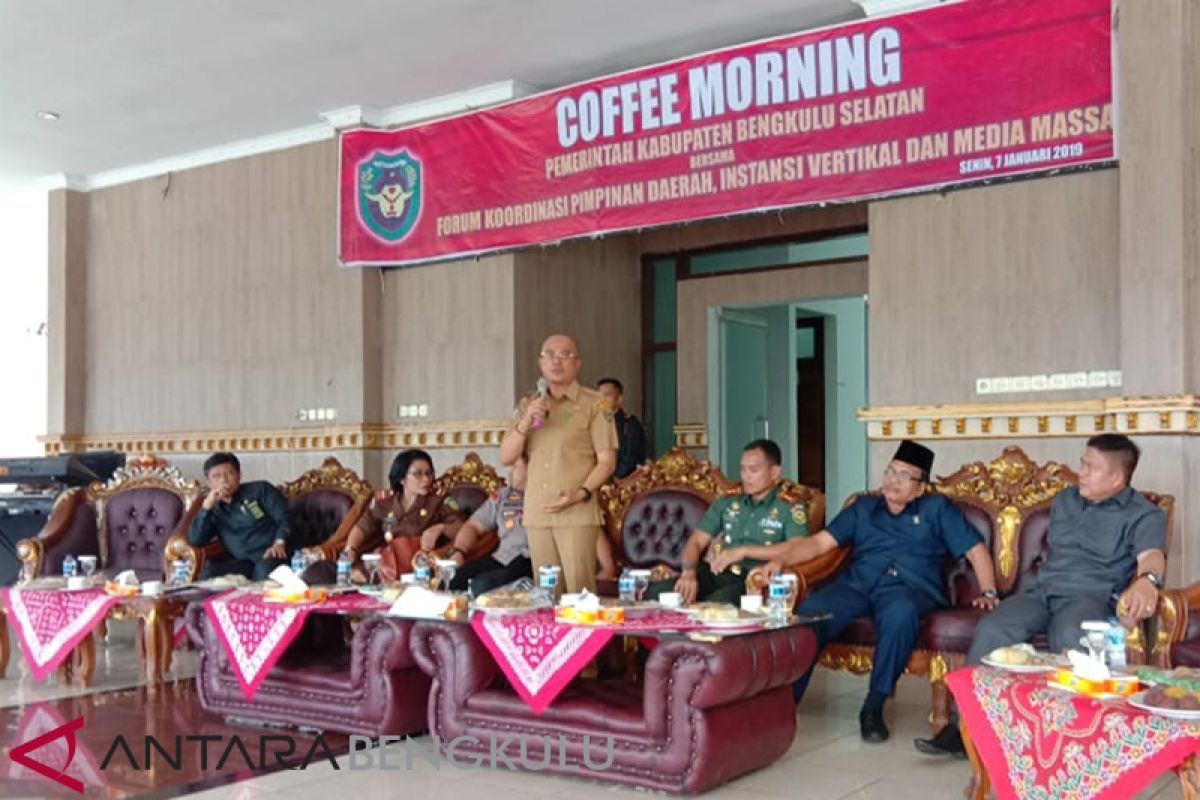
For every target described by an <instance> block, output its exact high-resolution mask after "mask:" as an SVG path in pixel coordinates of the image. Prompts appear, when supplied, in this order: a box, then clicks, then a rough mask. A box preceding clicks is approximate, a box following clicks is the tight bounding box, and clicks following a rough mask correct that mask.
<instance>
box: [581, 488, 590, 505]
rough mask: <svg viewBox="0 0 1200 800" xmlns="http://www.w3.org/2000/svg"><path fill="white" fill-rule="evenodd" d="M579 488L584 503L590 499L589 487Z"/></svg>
mask: <svg viewBox="0 0 1200 800" xmlns="http://www.w3.org/2000/svg"><path fill="white" fill-rule="evenodd" d="M579 488H580V489H582V490H583V502H585V503H586V502H587V501H588V500H591V499H592V490H591V489H589V488H587V487H586V486H580V487H579Z"/></svg>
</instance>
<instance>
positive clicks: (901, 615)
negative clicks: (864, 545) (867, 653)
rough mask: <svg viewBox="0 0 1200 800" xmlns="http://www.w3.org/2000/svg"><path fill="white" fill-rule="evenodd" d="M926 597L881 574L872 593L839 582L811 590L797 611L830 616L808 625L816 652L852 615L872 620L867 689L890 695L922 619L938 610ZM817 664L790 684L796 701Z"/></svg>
mask: <svg viewBox="0 0 1200 800" xmlns="http://www.w3.org/2000/svg"><path fill="white" fill-rule="evenodd" d="M937 606H938V604H937V602H936V601H935V600H934V599H933V598H932V597H929V596H928V595H926V594H924V593H922V592H919V591H917V590H916V589H912V588H910V587H909V586H908V585H907V584H905V583H904V582H903V581H901V580H900V579H899V578H893V577H887V576H885V577H884V578H883V580H881V581H880V582H879V585H877V586H876V587H875V588H874V589H873V590H872V591H871V592H869V593H864V592H861V591H859V590H858V589H856V588H854V587H853V586H851V585H850V581H849V579H848V578H842V579H841V580H838V581H836V582H835V583H833V584H832V585H830V586H827V587H825V588H824V589H821V590H820V591H817V592H814V593H813V594H812V595H811V596H810V597H809V598H808V599H807V600H805V601H804V602H803V603H801V604H800V607H799V608H797V609H796V611H797V612H798V613H806V612H807V613H828V614H831V615H832V616H831V617H830V618H829V619H827V620H825V621H823V622H818V623H816V624H815V625H813V632H814V633H816V635H817V647H818V652H820V648H823V647H824V646H825V645H827V644H829V643H830V642H832V641H833V640H834V639H836V638H837V637H838V636H840V635H841V633H842V631H844V630H845V629H846V626H847V625H849V624H850V622H851V620H853V619H854V618H855V617H862V616H868V615H869V616H871V617H873V618H874V621H875V656H874V660H873V663H872V666H871V684H870V686H871V691H872V692H877V693H879V694H883V695H890V694H891V693H892V689H894V688H895V686H896V681H897V680H898V679H899V678H900V675H901V674H903V673H904V668H905V666H907V665H908V659H909V657H910V656H911V655H912V651H913V648H914V647H915V646H916V644H917V634H918V632H919V631H920V629H921V617H922V616H924V615H925V614H928V613H929V612H930V611H933V610H934V609H935V608H937ZM815 667H816V662H815V661H814V662H813V666H811V667H809V668H808V672H806V673H805V674H804V677H802V678H801V679H800V680H798V681H796V683H795V684H793V685H792V693H793V695H794V696H795V698H796V700H797V702H798V701H799V700H800V698H801V697H803V696H804V690H805V689H807V688H808V681H809V680H810V679H811V678H812V672H813V669H814V668H815Z"/></svg>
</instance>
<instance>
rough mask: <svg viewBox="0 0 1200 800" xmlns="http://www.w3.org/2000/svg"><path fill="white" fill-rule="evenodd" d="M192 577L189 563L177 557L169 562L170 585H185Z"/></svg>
mask: <svg viewBox="0 0 1200 800" xmlns="http://www.w3.org/2000/svg"><path fill="white" fill-rule="evenodd" d="M191 577H192V569H191V565H190V564H188V562H187V561H184V560H183V559H182V558H177V559H175V561H174V562H173V563H172V564H171V585H172V586H186V585H187V583H188V581H189V580H190V579H191Z"/></svg>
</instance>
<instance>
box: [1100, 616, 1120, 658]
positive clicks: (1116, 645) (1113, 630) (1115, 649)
mask: <svg viewBox="0 0 1200 800" xmlns="http://www.w3.org/2000/svg"><path fill="white" fill-rule="evenodd" d="M1104 652H1105V654H1106V655H1107V656H1108V658H1107V661H1108V666H1109V667H1123V666H1125V626H1124V625H1122V624H1121V621H1120V620H1119V619H1117V618H1116V617H1109V618H1108V630H1107V631H1106V632H1105V634H1104Z"/></svg>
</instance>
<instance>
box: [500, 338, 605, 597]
mask: <svg viewBox="0 0 1200 800" xmlns="http://www.w3.org/2000/svg"><path fill="white" fill-rule="evenodd" d="M581 364H582V362H581V361H580V358H579V346H578V345H577V344H576V343H575V340H574V339H572V338H571V337H570V336H567V335H566V334H561V333H556V334H554V335H552V336H550V337H548V338H547V339H546V341H545V342H543V343H542V350H541V352H540V353H539V354H538V365H539V366H540V367H541V371H542V381H539V382H538V391H537V392H535V393H532V394H529V395H527V396H525V397H523V398H521V402H520V403H519V404H518V406H517V412H516V414H515V415H514V417H513V425H512V427H511V428H509V429H508V431H507V432H506V433H505V434H504V439H503V441H501V443H500V460H501V461H502V462H503V463H504V464H505V465H506V466H511V465H512V463H513V462H514V461H516V460H517V459H518V458H520V457H521V456H522V455H524V456H525V458H526V460H527V461H528V463H529V477H528V479H527V485H526V489H525V528H526V530H527V531H528V533H529V551H530V556H531V557H532V561H533V574H534V576H535V578H536V576H537V574H538V569H539V568H540V567H542V566H544V565H547V564H556V565H559V566H561V567H562V571H563V584H564V587H565V590H566V591H568V592H578V591H581V590H583V589H585V588H586V589H589V590H591V591H595V589H596V537H597V536H598V535H600V525H601V516H600V507H599V504H598V503H597V502H596V498H595V493H596V491H597V490H598V489H599V488H600V487H601V486H602V485H603V484H604V482H605V481H607V480H608V478H609V476H610V475H611V474H612V471H613V469H615V468H616V465H617V431H616V427H615V426H614V425H613V415H614V411H615V409H613V408H612V407H611V406H610V405H609V404H608V403H607V402H606V401H605V400H604V398H603V397H601V395H600V394H599V393H598V392H595V391H593V390H591V389H587V388H584V387H582V386H580V385H579V383H578V381H577V380H576V378H577V377H578V376H579V368H580V366H581ZM543 381H544V382H545V383H544V385H543Z"/></svg>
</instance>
